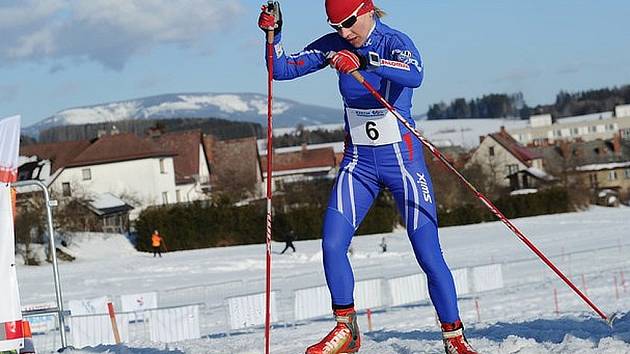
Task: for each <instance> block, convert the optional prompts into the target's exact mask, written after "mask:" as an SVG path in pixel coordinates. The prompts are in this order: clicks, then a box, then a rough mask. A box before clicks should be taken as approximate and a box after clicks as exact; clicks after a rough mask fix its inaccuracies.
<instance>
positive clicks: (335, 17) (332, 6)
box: [326, 0, 374, 23]
mask: <svg viewBox="0 0 630 354" xmlns="http://www.w3.org/2000/svg"><path fill="white" fill-rule="evenodd" d="M361 4H363V7H361V10H359V12H358V13H357V16H361V15H363V14H366V13H368V12H370V11H372V10H374V3H373V2H372V0H326V15H328V20H329V21H330V22H332V23H339V22H341V21H343V20H345V19H347V18H348V17H350V15H352V13H353V12H354V11H356V9H357V8H358V7H359V6H361Z"/></svg>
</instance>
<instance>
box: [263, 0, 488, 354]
mask: <svg viewBox="0 0 630 354" xmlns="http://www.w3.org/2000/svg"><path fill="white" fill-rule="evenodd" d="M273 5H274V6H272V7H268V6H263V8H262V13H261V14H260V17H259V21H258V26H259V27H260V28H261V29H262V30H263V31H274V41H273V45H274V51H273V67H274V70H273V77H274V79H275V80H290V79H294V78H297V77H300V76H304V75H307V74H309V73H312V72H315V71H318V70H321V69H324V68H325V67H326V66H329V65H330V66H331V67H333V68H334V69H336V70H337V72H338V77H339V90H340V93H341V95H342V97H343V102H344V109H345V114H344V123H345V131H346V139H345V140H346V146H345V151H344V158H343V161H342V162H341V165H340V168H339V172H338V175H337V179H336V182H335V185H334V187H333V190H332V192H331V195H330V200H329V204H328V208H327V210H326V214H325V216H324V226H323V235H322V250H323V263H324V272H325V275H326V282H327V284H328V288H329V290H330V293H331V298H332V308H333V314H334V317H335V320H336V322H337V324H336V326H335V327H334V328H333V330H332V331H330V333H328V335H326V336H325V337H324V338H323V339H322V340H321V341H320V342H319V343H317V344H315V345H312V346H310V347H309V348H307V349H306V353H307V354H315V353H354V352H357V351H358V350H359V348H360V346H361V337H360V333H359V328H358V326H357V314H356V311H355V309H354V298H353V291H354V276H353V272H352V268H351V266H350V262H349V260H348V255H347V253H346V252H347V250H348V247H349V245H350V242H351V240H352V237H353V235H354V233H355V231H356V230H357V228H358V227H359V225H360V223H361V221H362V220H363V218H364V216H365V215H366V213H367V212H368V209H369V208H370V206H371V204H372V202H373V201H374V199H375V198H376V196H377V195H378V194H379V192H380V190H381V188H382V186H385V187H387V188H388V189H389V190H390V191H391V193H392V194H393V196H394V198H395V200H396V203H397V205H398V208H399V209H400V211H401V213H402V214H403V215H404V219H405V223H406V226H407V233H408V235H409V239H410V241H411V244H412V246H413V250H414V253H415V256H416V259H417V261H418V263H419V264H420V267H421V268H422V269H423V270H424V272H425V273H426V275H427V278H428V284H429V294H430V297H431V300H432V302H433V304H434V306H435V309H436V311H437V313H438V317H439V319H440V322H441V327H442V332H443V336H442V337H443V341H444V346H445V350H446V353H449V354H451V353H454V354H460V353H476V352H475V351H474V349H473V348H472V347H471V346H470V345H469V344H468V342H467V341H466V338H465V337H464V334H463V326H462V322H461V321H460V318H459V310H458V307H457V296H456V294H455V285H454V282H453V277H452V275H451V272H450V270H449V268H448V266H447V264H446V262H445V261H444V258H443V256H442V251H441V249H440V244H439V240H438V231H437V215H436V208H435V197H434V195H433V189H432V184H431V178H430V176H429V173H428V171H427V168H426V165H425V162H424V157H423V150H422V146H421V143H420V142H419V141H418V140H417V139H414V138H413V136H412V135H411V134H410V133H409V132H408V131H407V130H406V128H405V127H404V126H403V125H402V124H401V123H399V122H398V121H397V120H396V119H395V118H394V117H393V116H392V114H391V113H389V112H388V111H387V110H386V109H384V107H383V106H382V105H381V104H380V103H379V102H378V101H377V100H376V99H374V98H373V96H372V95H371V94H370V93H369V92H367V91H366V89H365V88H364V87H363V86H362V85H361V84H360V83H358V82H357V81H356V80H355V79H354V78H353V77H352V76H351V75H349V74H350V73H352V72H354V71H356V70H359V71H360V73H361V74H362V75H363V77H364V78H365V79H366V80H367V81H368V82H369V83H370V84H371V85H372V86H373V87H374V88H375V89H376V90H378V91H379V93H380V94H381V95H382V96H383V97H385V99H387V100H388V101H389V102H390V103H392V105H393V106H394V107H395V108H396V110H397V111H398V112H399V113H400V114H402V115H403V116H404V117H405V118H406V119H407V120H408V121H409V122H410V123H411V124H412V125H414V124H415V123H414V121H413V119H411V97H412V94H413V89H414V88H417V87H419V86H420V84H421V83H422V79H423V75H424V69H423V66H422V59H421V57H420V54H419V52H418V50H417V49H416V47H415V45H414V44H413V42H412V41H411V40H410V39H409V37H408V36H407V35H405V34H403V33H401V32H399V31H397V30H394V29H392V28H390V27H389V26H387V25H385V24H384V23H383V22H381V19H380V18H381V17H382V16H383V15H384V13H383V12H382V11H381V10H380V9H378V8H376V7H375V6H374V4H373V2H372V0H326V1H325V7H326V14H327V16H328V23H329V24H330V26H331V27H332V28H333V29H334V30H335V32H333V33H329V34H327V35H324V36H323V37H321V38H319V39H317V40H316V41H314V42H313V43H311V44H309V45H308V46H306V48H305V49H304V50H302V51H301V52H298V53H296V54H292V55H287V54H286V53H285V51H284V49H283V47H282V44H281V31H282V14H281V12H280V7H279V4H278V3H277V2H275V3H274V4H273Z"/></svg>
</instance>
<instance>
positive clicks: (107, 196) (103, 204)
mask: <svg viewBox="0 0 630 354" xmlns="http://www.w3.org/2000/svg"><path fill="white" fill-rule="evenodd" d="M90 204H91V205H92V206H93V207H94V208H96V209H108V208H115V207H119V206H123V205H125V204H126V203H125V202H124V201H122V200H121V199H120V198H118V197H116V196H115V195H113V194H111V193H101V194H97V195H95V196H94V198H93V200H92V201H91V202H90Z"/></svg>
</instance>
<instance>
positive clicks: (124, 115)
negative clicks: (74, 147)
mask: <svg viewBox="0 0 630 354" xmlns="http://www.w3.org/2000/svg"><path fill="white" fill-rule="evenodd" d="M139 109H140V104H139V103H138V102H134V101H129V102H120V103H110V104H106V105H102V106H99V107H92V108H72V109H68V110H65V111H62V112H60V113H58V118H59V119H61V120H62V121H63V122H64V124H89V123H99V122H114V121H119V120H123V119H128V118H129V117H131V116H133V115H134V114H135V113H137V112H138V110H139Z"/></svg>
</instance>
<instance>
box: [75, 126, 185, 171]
mask: <svg viewBox="0 0 630 354" xmlns="http://www.w3.org/2000/svg"><path fill="white" fill-rule="evenodd" d="M174 155H175V153H173V152H172V151H169V150H166V149H163V148H162V147H160V146H159V145H157V144H155V143H153V142H151V141H147V140H144V139H141V138H139V137H137V136H136V135H134V134H131V133H126V134H115V135H106V136H103V137H101V138H99V139H97V140H96V141H94V142H93V143H92V145H90V146H89V147H88V148H87V149H85V150H83V152H81V153H80V154H79V155H78V156H77V157H76V158H74V159H73V160H72V162H70V163H68V164H67V165H66V166H67V167H79V166H86V165H96V164H103V163H111V162H120V161H128V160H138V159H144V158H151V157H164V156H174Z"/></svg>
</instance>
